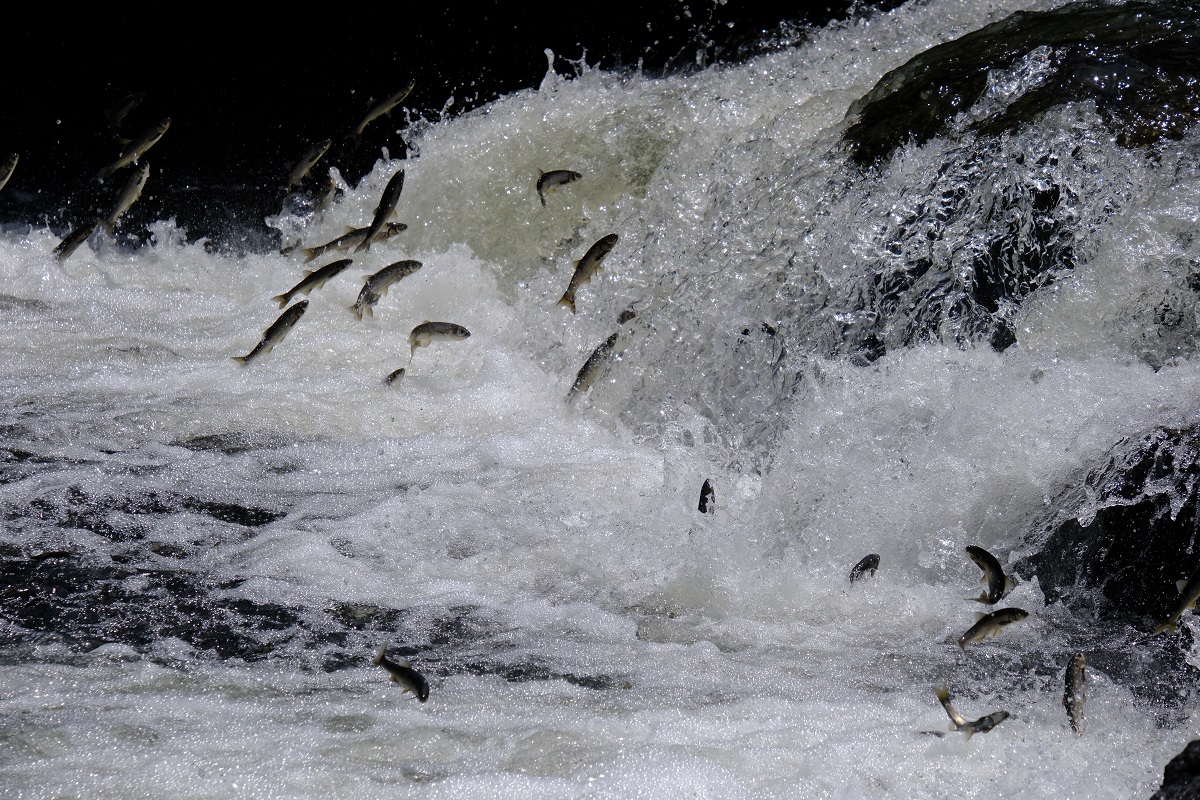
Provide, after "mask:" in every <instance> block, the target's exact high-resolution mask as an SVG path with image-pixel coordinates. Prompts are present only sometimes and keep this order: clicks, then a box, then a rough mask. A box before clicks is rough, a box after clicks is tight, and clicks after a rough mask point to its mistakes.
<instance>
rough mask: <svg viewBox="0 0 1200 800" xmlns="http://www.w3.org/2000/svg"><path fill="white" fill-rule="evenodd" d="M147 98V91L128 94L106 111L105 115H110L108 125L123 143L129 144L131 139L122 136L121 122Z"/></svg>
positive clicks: (115, 136)
mask: <svg viewBox="0 0 1200 800" xmlns="http://www.w3.org/2000/svg"><path fill="white" fill-rule="evenodd" d="M145 99H146V93H145V92H136V93H134V94H127V95H125V96H124V97H122V98H121V99H120V100H118V101H117V103H116V105H114V106H112V107H111V108H109V109H107V110H106V111H105V112H104V116H106V117H108V126H109V127H110V128H112V134H113V137H114V138H115V139H116V140H117V141H118V142H120V143H121V144H129V139H127V138H125V137H124V136H122V135H121V131H120V130H119V127H120V125H121V122H122V121H123V120H124V119H125V117H126V116H127V115H128V114H129V112H130V111H133V110H134V109H135V108H137V107H138V106H140V105H141V104H142V101H143V100H145Z"/></svg>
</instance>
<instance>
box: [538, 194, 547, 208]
mask: <svg viewBox="0 0 1200 800" xmlns="http://www.w3.org/2000/svg"><path fill="white" fill-rule="evenodd" d="M538 199H539V200H541V201H542V208H545V207H546V195H544V194H542V193H541V192H538Z"/></svg>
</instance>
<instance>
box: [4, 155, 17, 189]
mask: <svg viewBox="0 0 1200 800" xmlns="http://www.w3.org/2000/svg"><path fill="white" fill-rule="evenodd" d="M20 158H21V156H20V154H19V153H13V154H12V155H10V156H9V157H8V158H6V159H4V163H3V164H0V189H3V188H4V185H5V184H6V183H8V179H9V178H11V177H12V174H13V171H14V170H16V168H17V161H18V160H20Z"/></svg>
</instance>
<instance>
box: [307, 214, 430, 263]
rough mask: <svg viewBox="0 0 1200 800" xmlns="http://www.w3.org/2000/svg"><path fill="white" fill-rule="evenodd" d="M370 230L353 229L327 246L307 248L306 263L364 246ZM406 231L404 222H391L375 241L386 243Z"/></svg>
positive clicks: (367, 228)
mask: <svg viewBox="0 0 1200 800" xmlns="http://www.w3.org/2000/svg"><path fill="white" fill-rule="evenodd" d="M370 230H371V226H370V225H367V226H365V227H362V228H351V229H350V230H348V231H346V232H345V233H343V234H342V235H341V236H339V237H337V238H336V239H333V240H331V241H328V242H326V243H325V244H319V245H317V246H316V247H306V248H304V255H305V258H304V260H305V261H306V262H307V261H312V260H313V259H314V258H317V257H319V256H322V255H324V254H325V253H327V252H329V251H330V250H349V249H350V248H351V247H354V246H355V245H357V244H362V241H363V239H366V238H367V233H368V232H369V231H370ZM406 230H408V226H407V225H405V224H404V223H403V222H389V223H388V224H387V225H385V226H384V228H383V230H381V231H379V233H378V234H376V235H375V241H377V242H382V241H386V240H387V239H390V238H392V237H393V236H395V235H396V234H398V233H403V232H404V231H406Z"/></svg>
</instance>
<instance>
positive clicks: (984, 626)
mask: <svg viewBox="0 0 1200 800" xmlns="http://www.w3.org/2000/svg"><path fill="white" fill-rule="evenodd" d="M1028 616H1029V612H1028V611H1026V610H1024V609H1022V608H1002V609H1000V610H999V611H993V612H992V613H991V614H980V615H979V619H978V620H976V622H975V624H974V625H972V626H971V627H970V628H969V629H968V630H967V632H966V633H964V634H963V635H962V636H960V637H959V638H958V646H959V648H960V649H962V650H966V649H967V645H969V644H973V643H975V642H982V641H983V640H984V639H986V638H987V637H988V636H995V635H998V634H999V633H1000V631H1001V630H1002V629H1003V628H1004V627H1005V626H1006V625H1012V624H1013V623H1014V622H1020V621H1021V620H1023V619H1025V618H1026V617H1028Z"/></svg>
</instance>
